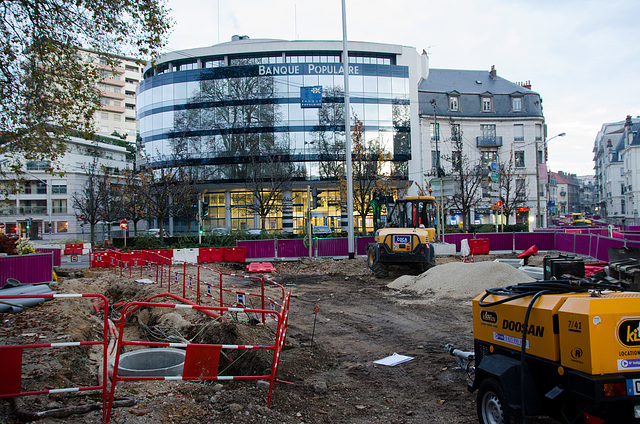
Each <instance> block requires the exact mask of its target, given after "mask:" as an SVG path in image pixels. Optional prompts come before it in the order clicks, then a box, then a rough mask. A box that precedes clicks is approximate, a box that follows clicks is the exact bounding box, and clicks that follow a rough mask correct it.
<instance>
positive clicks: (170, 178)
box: [139, 152, 195, 242]
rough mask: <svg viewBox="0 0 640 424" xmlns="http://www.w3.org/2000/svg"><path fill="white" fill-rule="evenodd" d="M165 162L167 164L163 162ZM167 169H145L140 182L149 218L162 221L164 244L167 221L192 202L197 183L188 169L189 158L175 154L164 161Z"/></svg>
mask: <svg viewBox="0 0 640 424" xmlns="http://www.w3.org/2000/svg"><path fill="white" fill-rule="evenodd" d="M163 159H164V160H163ZM158 161H159V163H161V164H163V165H164V166H161V167H155V168H154V167H152V166H149V165H147V166H145V167H144V168H143V169H142V170H141V172H140V174H139V175H140V181H141V184H142V186H143V187H144V190H143V191H142V198H143V200H144V203H145V205H146V206H147V209H148V213H149V216H152V217H153V218H155V219H156V220H157V221H158V228H159V229H160V241H161V242H164V232H163V226H164V220H165V218H169V217H170V216H174V215H176V214H178V213H180V211H181V208H183V205H185V204H186V203H189V204H190V202H191V199H192V197H193V193H194V190H195V182H194V181H193V180H192V175H191V173H190V172H189V171H190V169H189V167H188V166H185V158H184V157H182V156H181V155H180V154H178V153H176V152H174V153H173V154H172V155H171V156H170V157H165V158H161V157H160V156H159V155H158Z"/></svg>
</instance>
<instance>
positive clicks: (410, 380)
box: [0, 253, 555, 424]
mask: <svg viewBox="0 0 640 424" xmlns="http://www.w3.org/2000/svg"><path fill="white" fill-rule="evenodd" d="M496 257H501V258H514V257H515V254H501V255H483V256H476V258H475V261H476V263H477V262H480V261H493V260H494V259H495V258H496ZM453 262H455V263H460V264H461V265H462V263H461V260H460V258H459V257H455V256H451V257H438V258H437V264H438V265H437V267H439V266H442V267H443V268H441V269H442V270H446V269H447V268H446V266H447V265H449V264H450V263H453ZM541 263H542V254H540V253H539V254H538V257H534V258H532V260H531V261H530V265H538V266H540V265H541ZM274 265H275V267H276V272H274V273H273V274H271V275H270V277H271V278H272V279H273V280H275V281H277V282H278V283H280V284H282V285H283V286H285V287H286V288H287V289H291V291H292V303H291V310H290V318H289V326H288V333H287V342H286V346H285V350H284V351H283V353H282V357H281V363H280V368H279V373H278V379H280V380H282V382H277V383H275V388H274V392H273V399H272V405H271V408H267V393H268V392H267V390H266V389H265V388H263V387H260V385H259V384H256V381H224V382H215V381H214V382H211V381H209V382H203V381H184V382H183V381H136V382H124V383H121V384H119V385H118V386H117V388H116V395H117V397H121V398H127V399H128V401H129V402H128V403H126V405H128V406H121V407H118V408H114V410H113V415H112V419H111V422H114V423H154V424H156V423H203V422H212V423H213V422H215V423H234V424H241V423H292V424H293V423H296V424H297V423H366V424H370V423H377V422H380V423H398V424H400V423H447V424H451V423H474V422H477V416H476V393H473V394H472V393H469V392H468V391H467V383H468V382H469V381H470V379H469V376H468V375H467V373H466V372H465V371H461V370H459V369H456V365H457V364H456V361H455V358H453V357H452V356H450V355H449V354H448V353H446V352H445V350H444V346H445V344H447V343H452V344H453V345H454V346H455V347H457V348H460V349H462V350H473V332H472V316H471V309H472V306H471V301H472V299H473V297H475V295H477V294H480V293H482V292H483V291H484V289H486V288H489V287H496V286H501V285H503V283H501V282H500V281H502V280H501V279H500V278H499V277H500V276H499V275H494V276H491V275H489V276H487V275H485V276H483V277H482V278H480V275H479V273H480V271H478V278H477V282H476V281H475V277H471V278H469V277H468V276H467V275H465V276H462V274H460V275H461V276H462V277H460V278H464V279H465V281H463V282H461V283H464V284H465V288H464V291H460V290H457V289H456V287H453V286H452V285H451V284H449V283H446V284H448V286H446V287H445V286H438V285H432V286H430V287H422V288H421V289H420V290H417V291H416V290H409V289H406V288H404V289H397V288H391V287H389V285H392V286H393V285H394V284H395V283H394V281H400V280H398V279H399V278H413V277H402V276H403V274H405V273H406V270H403V269H400V268H392V270H391V273H390V275H389V277H388V278H385V279H376V278H374V276H373V274H372V272H371V271H370V270H369V269H368V268H367V265H366V258H362V257H359V258H356V259H352V260H349V259H343V260H332V259H303V260H300V261H296V262H278V263H275V264H274ZM454 265H455V266H456V267H457V266H458V265H457V264H454ZM464 265H468V264H464ZM471 265H473V264H471ZM437 267H436V268H437ZM220 269H221V270H225V271H233V272H238V271H239V270H238V269H234V268H227V269H225V268H224V267H221V268H220ZM434 269H435V268H434ZM450 269H451V270H452V272H457V271H455V269H456V268H454V267H453V265H451V268H450ZM469 269H470V268H469ZM514 270H515V268H514ZM486 271H487V272H491V271H489V270H486ZM62 274H65V272H64V271H63V272H62ZM414 277H415V275H414ZM450 278H453V279H454V280H455V279H456V278H457V277H456V276H455V275H454V276H450ZM460 278H459V279H460ZM134 280H135V278H133V279H132V278H128V277H121V276H119V275H118V274H116V273H114V272H113V271H112V270H107V269H85V270H73V271H70V272H69V274H67V275H66V277H64V278H63V279H62V281H61V282H60V283H59V284H58V285H57V286H54V287H53V288H54V289H55V290H56V291H57V292H60V293H102V294H105V295H106V296H107V298H108V300H109V301H110V302H112V303H114V302H117V301H120V300H122V299H128V300H140V301H141V300H144V299H145V298H148V297H149V296H150V295H152V294H154V293H160V292H161V291H163V290H162V289H161V288H159V287H158V286H157V285H154V284H140V283H136V282H134ZM487 280H489V282H487ZM493 280H495V281H496V283H495V284H491V281H493ZM412 281H413V280H412ZM516 282H517V281H516ZM392 283H394V284H392ZM405 286H407V284H404V285H403V284H400V285H399V287H405ZM461 290H462V289H461ZM471 293H473V294H471ZM0 318H1V319H2V321H3V324H2V327H1V329H0V344H3V345H8V344H14V343H15V344H17V343H18V342H19V343H34V342H35V341H39V340H47V341H49V340H51V341H71V340H83V339H85V338H90V339H91V338H93V339H95V337H96V334H95V333H96V331H98V330H96V329H99V328H100V325H99V324H100V319H99V314H96V313H95V310H93V309H92V308H91V307H90V305H88V306H87V305H84V306H80V305H79V304H78V303H76V302H72V301H58V300H54V301H51V302H46V303H45V304H43V305H41V306H37V307H33V308H30V309H27V310H25V311H23V312H20V313H16V314H11V315H10V314H0ZM139 321H140V322H143V321H144V319H142V318H139ZM147 324H149V325H150V324H151V322H150V321H147ZM164 324H165V331H166V326H167V325H171V320H164ZM176 325H177V324H176ZM182 331H186V330H184V329H183V330H182ZM250 331H251V329H250V328H249V326H247V325H244V324H241V323H236V322H230V323H227V324H225V326H224V328H222V329H221V330H219V331H218V332H217V333H216V335H215V336H216V337H219V338H223V339H226V340H224V341H223V342H228V343H233V342H237V343H245V344H248V342H247V341H244V340H242V338H243V337H251V335H250V334H249V333H250ZM212 337H213V336H212ZM213 340H214V339H213V338H212V339H210V340H209V341H208V342H209V343H213V342H214V341H213ZM91 352H92V351H91V350H89V349H84V350H80V352H79V353H76V354H70V353H64V354H63V353H58V351H57V350H56V351H53V352H49V353H48V354H46V355H45V356H44V357H40V358H36V357H34V358H29V357H26V358H25V359H23V361H24V363H23V388H22V389H23V390H37V389H38V388H42V387H40V386H43V385H44V386H46V385H57V384H62V385H63V387H64V384H69V381H70V380H73V379H74V378H78V377H82V376H83V375H84V374H86V376H85V379H86V380H87V384H96V381H91V380H92V379H95V376H96V375H97V374H98V367H99V364H100V360H99V357H98V356H95V355H92V353H91ZM393 353H398V354H402V355H407V356H410V357H412V358H413V359H412V360H410V361H408V362H404V363H401V364H399V365H396V366H385V365H377V364H375V363H374V361H376V360H378V359H382V358H385V357H387V356H389V355H392V354H393ZM25 355H26V354H25ZM263 359H264V358H258V357H256V358H255V360H254V361H253V362H254V363H249V362H251V361H244V362H245V364H244V366H246V367H249V368H250V367H252V366H255V367H257V368H259V367H263V366H265V365H264V364H262V362H261V361H262V360H263ZM266 362H268V361H266ZM267 366H268V365H267ZM68 380H69V381H68ZM54 383H55V384H54ZM58 387H59V386H58ZM99 401H100V396H99V394H97V393H95V392H94V393H89V392H80V393H61V394H56V395H47V396H45V395H40V396H31V397H21V398H17V399H13V400H11V399H2V400H0V422H3V423H17V422H26V421H30V422H36V423H62V422H65V423H89V422H91V423H93V422H96V423H97V422H100V419H101V411H100V410H94V411H90V412H86V413H83V414H75V415H70V416H67V417H61V418H52V417H50V418H34V416H33V413H35V412H39V411H47V410H49V411H50V410H60V411H65V410H69V408H72V407H74V406H76V405H86V404H91V403H96V402H99ZM29 414H31V415H29ZM529 422H531V423H553V422H555V421H553V420H551V419H548V418H539V417H536V418H532V419H530V420H529Z"/></svg>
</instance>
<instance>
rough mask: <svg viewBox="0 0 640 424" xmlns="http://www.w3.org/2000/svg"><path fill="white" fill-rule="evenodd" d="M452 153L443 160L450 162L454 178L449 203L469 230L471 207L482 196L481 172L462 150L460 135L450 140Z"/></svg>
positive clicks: (476, 203)
mask: <svg viewBox="0 0 640 424" xmlns="http://www.w3.org/2000/svg"><path fill="white" fill-rule="evenodd" d="M451 147H452V153H451V155H450V156H444V160H446V161H448V162H450V163H451V168H452V174H451V176H452V177H454V179H455V186H456V190H455V194H454V195H453V197H452V198H451V205H452V206H453V207H454V208H456V209H459V210H460V211H461V212H462V217H463V228H464V229H465V230H469V228H470V226H471V209H472V208H474V207H476V206H478V204H479V203H480V201H481V199H482V197H481V196H480V188H481V187H482V181H483V177H484V175H483V172H482V169H481V167H480V165H479V164H476V163H471V161H470V160H469V158H468V156H467V155H465V154H464V151H463V141H462V137H456V139H455V140H452V146H451Z"/></svg>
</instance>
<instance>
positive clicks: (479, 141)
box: [476, 136, 502, 147]
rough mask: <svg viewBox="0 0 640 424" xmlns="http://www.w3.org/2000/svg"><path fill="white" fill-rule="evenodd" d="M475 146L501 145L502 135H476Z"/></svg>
mask: <svg viewBox="0 0 640 424" xmlns="http://www.w3.org/2000/svg"><path fill="white" fill-rule="evenodd" d="M476 146H477V147H486V146H502V136H497V137H483V136H479V137H476Z"/></svg>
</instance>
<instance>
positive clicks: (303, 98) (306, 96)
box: [300, 85, 322, 107]
mask: <svg viewBox="0 0 640 424" xmlns="http://www.w3.org/2000/svg"><path fill="white" fill-rule="evenodd" d="M300 107H322V86H321V85H315V86H313V87H300Z"/></svg>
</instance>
